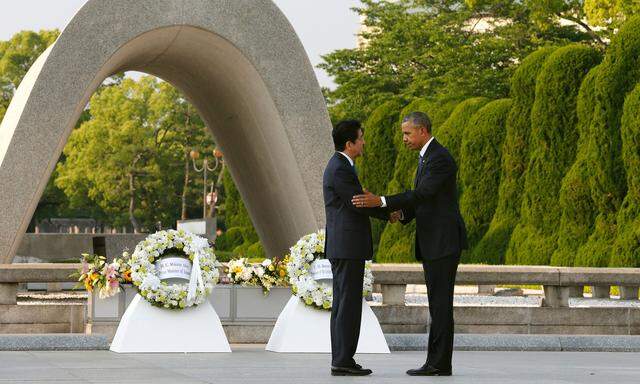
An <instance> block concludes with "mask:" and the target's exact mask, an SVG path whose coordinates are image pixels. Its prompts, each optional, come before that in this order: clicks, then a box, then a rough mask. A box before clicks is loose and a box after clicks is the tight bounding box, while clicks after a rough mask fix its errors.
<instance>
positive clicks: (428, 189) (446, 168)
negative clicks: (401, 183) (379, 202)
mask: <svg viewBox="0 0 640 384" xmlns="http://www.w3.org/2000/svg"><path fill="white" fill-rule="evenodd" d="M455 174H456V166H455V163H454V162H453V161H452V160H451V159H449V158H448V157H447V156H443V155H439V156H434V157H433V158H432V159H431V160H430V161H429V173H428V174H427V175H426V176H425V177H423V178H422V180H420V183H419V184H418V186H417V188H416V189H414V190H409V191H406V192H403V193H398V194H396V195H391V196H386V199H387V207H388V208H389V210H391V211H395V210H398V209H402V210H403V211H404V210H406V211H409V212H413V211H414V210H415V208H416V207H417V206H418V205H420V204H421V203H423V202H425V201H427V200H428V199H429V198H432V197H433V196H434V195H435V194H436V193H437V192H438V190H439V189H440V188H441V187H442V185H443V183H444V182H445V181H446V180H447V179H449V178H450V177H451V176H454V177H455Z"/></svg>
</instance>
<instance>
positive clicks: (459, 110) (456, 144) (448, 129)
mask: <svg viewBox="0 0 640 384" xmlns="http://www.w3.org/2000/svg"><path fill="white" fill-rule="evenodd" d="M488 102H489V99H487V98H486V97H474V98H471V99H467V100H465V101H463V102H461V103H460V104H458V105H457V106H456V107H455V109H454V110H453V112H451V115H450V116H449V118H448V119H447V120H446V121H445V122H444V123H443V124H442V126H440V127H439V128H438V133H437V139H438V141H439V142H440V144H442V145H443V146H445V147H446V148H447V149H448V150H449V153H451V156H453V159H454V160H455V161H456V163H458V164H459V163H460V145H461V144H462V137H463V135H464V129H465V127H466V126H467V124H468V123H469V120H471V117H472V116H473V115H474V114H475V113H476V112H478V110H479V109H480V108H482V107H483V106H484V105H485V104H487V103H488Z"/></svg>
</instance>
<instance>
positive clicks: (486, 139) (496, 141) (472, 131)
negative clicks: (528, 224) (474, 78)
mask: <svg viewBox="0 0 640 384" xmlns="http://www.w3.org/2000/svg"><path fill="white" fill-rule="evenodd" d="M511 105H512V102H511V99H500V100H495V101H492V102H490V103H488V104H487V105H485V106H484V107H482V108H480V110H478V112H476V113H475V114H474V115H473V117H472V118H471V120H470V121H469V124H468V125H467V127H466V128H465V129H464V134H463V137H462V144H461V147H460V157H461V159H460V171H459V174H460V184H461V185H462V186H463V188H464V189H463V190H464V192H463V193H462V196H461V198H460V212H461V213H462V217H463V218H464V221H465V224H466V226H467V237H468V239H469V249H470V250H473V247H474V246H475V244H476V243H477V242H478V241H479V240H480V239H481V238H482V235H484V233H485V232H486V230H487V228H488V227H489V223H490V222H491V218H492V217H493V213H494V210H495V208H496V205H497V203H498V186H499V185H500V160H501V156H502V142H503V141H504V137H505V131H506V128H505V121H506V120H507V115H508V114H509V110H510V109H511ZM478 256H479V257H474V254H473V252H465V254H464V255H463V261H464V262H466V263H469V262H472V263H482V262H486V260H485V259H484V257H483V256H484V255H478Z"/></svg>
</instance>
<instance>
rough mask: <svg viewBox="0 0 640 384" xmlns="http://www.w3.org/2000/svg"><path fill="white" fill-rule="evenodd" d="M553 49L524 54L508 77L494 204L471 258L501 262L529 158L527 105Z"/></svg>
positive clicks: (529, 107) (529, 117) (515, 219)
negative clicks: (506, 112) (508, 96)
mask: <svg viewBox="0 0 640 384" xmlns="http://www.w3.org/2000/svg"><path fill="white" fill-rule="evenodd" d="M554 50H555V48H541V49H539V50H537V51H535V52H533V53H532V54H530V55H529V56H527V57H526V58H525V59H524V60H523V61H522V64H520V66H519V67H518V69H517V70H516V71H515V73H514V74H513V77H512V78H511V99H512V100H513V106H512V107H511V110H510V111H509V115H508V116H507V121H506V130H507V131H506V134H505V139H504V144H503V145H502V162H501V175H500V187H499V189H498V205H497V207H496V210H495V213H494V214H493V217H492V218H491V223H490V224H489V229H488V230H487V232H486V233H485V234H484V236H483V237H482V239H481V240H480V241H479V242H478V244H477V245H476V246H475V248H474V249H473V253H474V256H473V259H477V260H483V261H484V262H486V263H490V264H501V263H504V262H505V258H504V256H505V253H506V251H507V245H508V244H509V239H510V238H511V232H513V228H515V226H516V224H517V223H518V219H519V217H520V206H521V204H522V200H521V198H522V187H523V184H524V178H523V174H524V170H525V169H526V166H527V160H528V159H529V134H530V132H531V108H532V107H533V102H534V100H535V93H536V78H537V77H538V74H539V72H540V69H541V68H542V65H543V64H544V62H545V61H546V60H547V58H548V57H549V55H550V54H551V53H552V52H553V51H554Z"/></svg>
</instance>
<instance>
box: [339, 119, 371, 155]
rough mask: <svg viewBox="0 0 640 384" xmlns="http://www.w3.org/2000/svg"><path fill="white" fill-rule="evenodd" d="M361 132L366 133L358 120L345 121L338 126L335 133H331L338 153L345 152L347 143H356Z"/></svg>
mask: <svg viewBox="0 0 640 384" xmlns="http://www.w3.org/2000/svg"><path fill="white" fill-rule="evenodd" d="M360 130H362V131H363V132H364V130H363V129H362V125H360V122H359V121H358V120H343V121H341V122H339V123H338V124H336V126H335V127H334V128H333V131H331V136H332V137H333V145H334V147H335V149H336V151H344V149H345V148H346V147H347V141H350V142H352V143H355V141H356V140H357V139H358V131H360Z"/></svg>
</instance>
